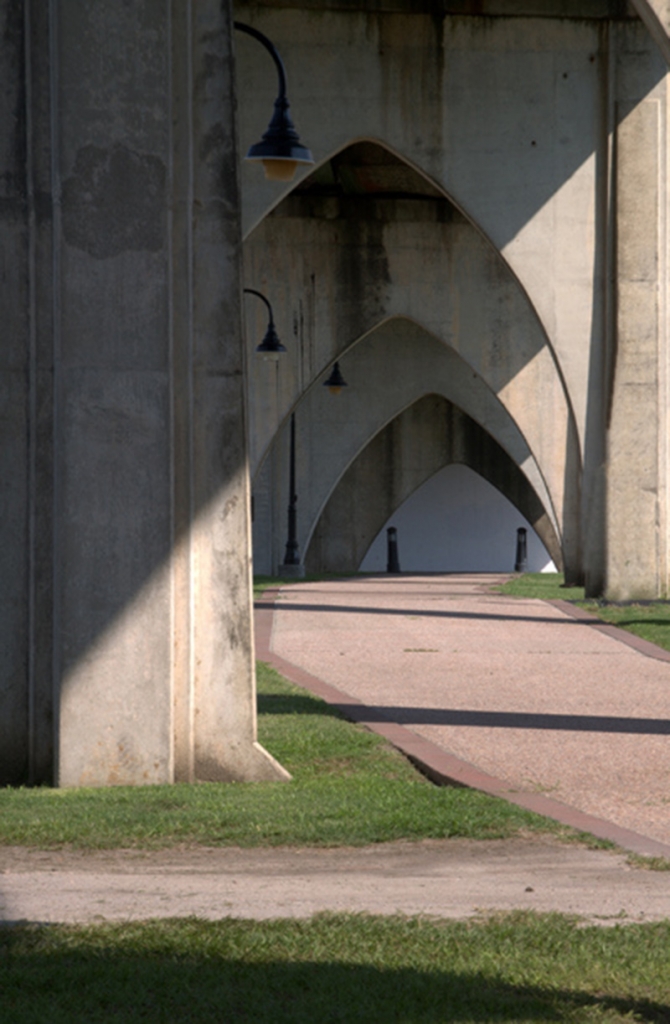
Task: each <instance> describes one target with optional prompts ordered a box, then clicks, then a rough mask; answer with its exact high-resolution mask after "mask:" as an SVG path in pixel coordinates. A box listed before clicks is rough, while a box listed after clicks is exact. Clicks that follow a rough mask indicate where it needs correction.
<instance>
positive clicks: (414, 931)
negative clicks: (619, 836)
mask: <svg viewBox="0 0 670 1024" xmlns="http://www.w3.org/2000/svg"><path fill="white" fill-rule="evenodd" d="M669 957H670V923H667V922H666V923H661V924H648V925H636V924H631V925H626V926H616V927H612V928H599V927H579V926H578V925H577V924H576V923H575V922H572V921H571V920H570V919H568V918H565V917H562V916H560V915H550V916H535V915H531V914H521V913H516V914H509V915H504V916H496V917H492V918H490V919H488V920H486V919H484V920H481V921H476V922H466V923H464V922H440V921H432V920H427V919H417V918H398V917H396V918H376V917H368V916H363V915H318V916H316V917H314V918H311V919H310V920H308V921H290V920H287V921H265V922H261V923H257V922H251V921H233V920H223V921H218V922H203V921H197V920H193V919H190V920H188V919H187V920H183V921H160V922H146V923H124V924H119V925H97V926H93V927H65V926H42V927H40V926H19V927H15V928H7V929H4V930H3V929H0V1010H2V1011H3V1019H4V1020H7V1021H11V1022H12V1024H43V1022H44V1021H48V1022H49V1024H73V1022H82V1024H83V1022H86V1024H97V1022H124V1024H128V1022H130V1024H133V1022H135V1021H151V1022H152V1024H176V1022H211V1024H227V1022H232V1021H248V1022H253V1024H266V1022H267V1024H303V1022H304V1024H330V1022H333V1024H334V1022H343V1024H356V1022H361V1024H363V1022H364V1024H389V1022H394V1021H395V1022H403V1024H413V1022H416V1024H429V1022H434V1024H438V1022H439V1024H442V1022H449V1021H457V1022H459V1024H467V1022H473V1024H474V1022H490V1021H515V1022H526V1021H527V1022H535V1024H537V1022H540V1021H547V1022H548V1021H552V1022H556V1021H571V1022H577V1024H583V1022H616V1021H628V1022H631V1021H648V1022H656V1024H661V1022H668V1021H670V1000H669V996H668V962H669Z"/></svg>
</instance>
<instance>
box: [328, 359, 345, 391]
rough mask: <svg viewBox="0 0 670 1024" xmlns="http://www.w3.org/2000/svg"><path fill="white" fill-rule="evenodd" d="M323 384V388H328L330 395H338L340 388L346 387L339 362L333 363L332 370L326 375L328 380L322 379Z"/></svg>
mask: <svg viewBox="0 0 670 1024" xmlns="http://www.w3.org/2000/svg"><path fill="white" fill-rule="evenodd" d="M323 386H324V388H328V390H329V391H330V393H331V395H339V393H340V391H341V390H342V388H346V387H348V386H349V385H348V384H347V382H346V380H345V379H344V377H343V376H342V373H341V371H340V364H339V363H335V365H334V366H333V368H332V370H331V371H330V376H329V377H328V380H324V382H323Z"/></svg>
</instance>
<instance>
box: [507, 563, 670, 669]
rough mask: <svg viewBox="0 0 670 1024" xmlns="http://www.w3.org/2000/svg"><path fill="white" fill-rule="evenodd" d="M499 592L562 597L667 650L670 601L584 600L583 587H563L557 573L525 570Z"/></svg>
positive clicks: (559, 574) (545, 597)
mask: <svg viewBox="0 0 670 1024" xmlns="http://www.w3.org/2000/svg"><path fill="white" fill-rule="evenodd" d="M499 590H500V593H502V594H509V595H511V596H513V597H536V598H540V599H542V600H545V601H552V600H557V599H559V598H560V599H562V600H564V601H571V602H573V603H574V604H576V605H577V607H578V608H584V609H585V610H586V611H588V612H591V613H592V614H593V615H597V616H598V618H599V619H602V621H603V622H610V623H611V624H612V625H614V626H620V627H621V629H625V630H627V631H628V632H629V633H635V635H636V636H639V637H642V639H643V640H648V641H649V642H650V643H652V644H656V645H657V646H658V647H662V648H663V649H664V650H666V651H670V601H654V602H644V603H642V602H639V601H631V602H630V603H629V602H627V603H625V604H609V603H608V602H607V601H600V600H598V601H596V600H587V599H586V598H585V597H584V588H583V587H566V586H565V585H564V583H563V576H562V574H561V573H553V572H547V573H539V572H535V573H526V574H524V575H523V576H519V577H517V578H515V579H512V580H509V581H508V582H507V583H504V584H503V585H502V586H501V587H500V588H499Z"/></svg>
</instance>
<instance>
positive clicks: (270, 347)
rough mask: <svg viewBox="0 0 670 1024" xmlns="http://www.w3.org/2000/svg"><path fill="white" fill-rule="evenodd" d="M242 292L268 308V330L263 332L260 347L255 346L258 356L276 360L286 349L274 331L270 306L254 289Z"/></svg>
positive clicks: (246, 289) (260, 293)
mask: <svg viewBox="0 0 670 1024" xmlns="http://www.w3.org/2000/svg"><path fill="white" fill-rule="evenodd" d="M244 291H245V292H246V293H247V294H248V295H256V296H258V298H259V299H261V300H262V301H263V302H264V303H265V305H266V306H267V308H268V329H267V331H266V332H265V337H264V338H263V340H262V342H261V343H260V345H257V346H256V351H257V352H258V354H259V355H262V356H265V358H266V359H278V358H279V353H280V352H285V351H286V348H285V346H284V345H282V343H281V341H280V340H279V337H278V335H277V332H276V330H275V324H274V318H273V316H272V306H271V305H270V303H269V302H268V300H267V299H266V298H265V296H264V295H263V294H262V292H257V291H256V289H255V288H245V289H244Z"/></svg>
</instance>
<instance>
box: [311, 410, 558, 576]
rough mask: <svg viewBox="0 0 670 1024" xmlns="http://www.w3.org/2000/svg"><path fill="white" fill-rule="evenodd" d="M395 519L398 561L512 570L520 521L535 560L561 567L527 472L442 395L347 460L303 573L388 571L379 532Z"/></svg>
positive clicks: (430, 567)
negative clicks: (530, 540) (514, 539)
mask: <svg viewBox="0 0 670 1024" xmlns="http://www.w3.org/2000/svg"><path fill="white" fill-rule="evenodd" d="M447 470H448V472H447ZM462 470H467V472H466V473H465V475H464V474H463V473H462V472H461V471H462ZM396 516H398V517H399V519H400V521H401V522H402V524H403V530H402V533H403V548H404V551H405V554H404V560H405V564H404V565H403V568H407V569H410V570H416V571H437V570H438V569H440V570H449V571H454V570H455V567H456V566H460V567H464V566H466V564H467V567H468V568H469V569H472V570H474V569H475V568H476V569H478V570H481V571H509V570H510V569H511V568H513V556H514V551H513V550H512V553H511V555H510V550H511V549H512V546H513V545H512V542H511V541H510V540H509V537H511V536H516V533H515V531H516V529H517V528H518V527H519V526H523V527H525V528H526V529H530V530H532V532H533V535H534V536H535V537H536V538H537V543H535V541H533V543H532V545H531V549H532V554H533V564H535V563H536V562H537V563H538V564H539V563H540V562H541V565H540V568H544V567H545V566H546V565H547V564H548V563H549V562H550V561H551V558H553V559H554V560H555V562H556V563H557V564H560V560H561V550H560V544H559V541H558V538H557V535H556V532H555V530H554V528H553V526H552V523H551V521H550V519H549V517H548V516H547V515H546V512H545V510H544V507H543V504H542V501H541V500H540V498H539V497H538V495H537V493H536V491H535V489H534V488H533V486H532V485H531V483H530V482H529V480H528V478H527V477H526V476H525V474H524V473H522V472H521V470H520V469H519V467H518V465H517V464H516V462H515V461H514V459H513V458H511V456H510V455H509V454H508V453H507V452H506V451H505V450H504V448H503V447H502V446H501V445H500V444H498V442H497V441H496V440H495V439H494V438H493V437H492V436H491V434H490V433H488V432H487V431H486V430H484V428H483V427H481V426H480V425H479V424H478V423H477V422H476V421H475V420H474V419H473V418H472V417H471V416H469V415H467V413H465V412H464V411H463V410H462V409H459V408H458V407H457V406H455V405H454V404H453V403H452V402H450V401H448V400H447V399H446V398H444V397H443V396H441V395H437V394H430V395H424V396H423V397H422V398H420V399H418V400H417V401H416V402H414V403H413V404H412V405H411V406H409V407H408V408H406V409H404V410H403V411H402V412H401V413H400V414H399V415H398V416H396V417H395V418H394V419H393V420H392V421H391V422H390V423H388V424H387V425H386V426H385V427H384V429H382V430H380V431H379V433H378V434H376V435H375V437H374V438H373V439H372V440H371V441H370V442H369V444H367V445H366V446H365V448H364V449H363V450H362V451H361V452H360V454H359V455H358V457H357V458H356V459H354V460H353V462H352V463H351V465H350V466H349V467H348V469H347V470H346V472H345V473H344V474H343V475H342V477H341V479H340V481H339V483H338V484H337V486H336V487H335V488H334V490H333V492H332V494H331V495H330V498H329V500H328V502H327V503H326V505H325V507H324V509H323V511H322V513H321V515H320V517H319V519H318V522H317V524H316V526H315V529H314V532H313V534H312V537H311V540H310V543H309V547H308V550H307V552H306V554H305V564H306V566H307V568H308V570H309V571H310V572H314V573H316V572H355V571H357V570H358V569H359V568H363V569H365V570H368V571H378V570H379V569H381V568H384V567H385V564H386V561H385V546H384V545H385V540H384V530H385V528H386V527H387V526H388V525H397V523H396V518H395V517H396ZM391 519H393V523H391ZM375 538H377V539H375ZM408 540H409V547H408ZM475 552H478V553H477V555H476V557H475ZM549 552H551V555H550V554H549ZM510 557H511V558H512V562H511V563H510ZM408 558H409V561H408V560H407V559H408Z"/></svg>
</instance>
